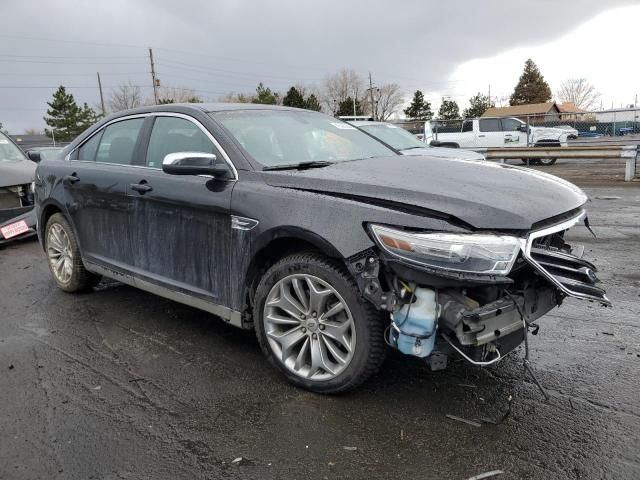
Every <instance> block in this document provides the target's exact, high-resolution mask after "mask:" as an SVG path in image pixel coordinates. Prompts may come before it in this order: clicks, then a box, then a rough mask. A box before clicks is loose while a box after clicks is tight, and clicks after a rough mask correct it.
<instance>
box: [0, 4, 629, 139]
mask: <svg viewBox="0 0 640 480" xmlns="http://www.w3.org/2000/svg"><path fill="white" fill-rule="evenodd" d="M630 3H633V2H631V1H626V0H619V1H612V0H609V1H608V2H606V3H605V2H601V1H598V0H582V1H581V2H558V1H554V0H535V1H529V2H517V3H515V2H513V1H501V0H500V1H499V0H488V1H482V2H479V1H473V0H470V1H448V2H442V1H433V0H432V1H424V0H422V1H420V0H407V1H404V2H399V1H397V0H396V1H388V0H379V1H375V2H372V1H364V0H359V1H352V2H345V1H337V0H325V1H316V2H311V1H301V0H297V1H294V0H283V1H278V2H262V1H243V2H240V1H235V0H223V1H216V2H207V1H194V0H182V1H180V2H176V1H175V0H142V1H136V2H130V1H126V0H111V1H109V2H78V1H77V0H73V1H72V0H57V1H48V2H46V4H45V3H44V2H35V1H27V0H5V1H4V2H3V8H2V14H1V15H0V42H1V43H0V44H1V45H2V46H1V47H0V122H2V123H4V125H5V127H7V128H9V130H10V131H11V132H16V133H18V132H21V131H23V130H24V129H25V128H42V127H43V125H44V123H43V121H42V116H43V115H44V113H45V108H46V105H45V102H46V101H47V100H48V99H49V98H50V96H51V94H52V93H53V91H54V90H55V86H57V85H60V84H64V85H67V86H68V87H69V90H70V91H71V92H72V93H73V94H74V96H75V97H76V100H77V101H79V102H88V103H89V104H90V105H95V104H97V102H98V92H97V87H96V80H95V72H96V71H100V72H101V75H102V77H103V84H104V85H105V86H106V92H107V94H108V92H109V90H110V88H111V87H113V86H116V85H118V84H120V83H123V82H125V81H128V80H131V82H132V83H134V84H139V85H143V86H145V88H146V95H150V90H151V89H150V85H151V80H150V76H149V73H148V71H149V64H148V59H147V50H146V48H145V47H146V46H152V47H153V48H154V55H155V57H156V61H157V70H158V74H159V77H160V79H161V81H162V83H163V85H166V86H173V87H191V88H194V89H196V90H197V93H198V94H199V95H200V96H201V97H203V98H205V99H216V98H217V97H218V96H219V95H220V94H222V93H225V92H229V91H236V92H251V91H253V90H254V89H255V85H256V84H257V83H258V82H259V81H263V82H264V83H265V84H266V85H268V86H271V87H272V88H274V89H276V90H284V89H286V88H287V87H288V86H290V85H291V84H293V83H298V82H303V83H306V84H313V83H316V84H319V83H320V82H321V80H322V78H324V77H325V76H326V75H328V74H330V73H333V72H335V71H337V70H339V69H340V68H342V67H349V68H354V69H356V70H357V71H358V72H361V73H362V74H363V75H366V73H367V72H369V71H371V72H372V74H373V76H374V81H376V82H377V83H384V82H397V83H399V84H400V85H401V86H402V87H403V89H404V91H406V92H407V94H409V93H410V92H411V91H413V90H415V89H416V88H422V89H423V90H425V91H429V90H432V91H439V92H450V91H455V88H456V82H455V79H454V80H452V79H450V78H449V76H450V74H451V72H452V71H453V70H454V69H455V67H456V66H457V65H459V64H460V63H462V62H464V61H467V60H470V59H473V58H477V57H487V56H492V55H495V54H497V53H500V52H502V51H504V50H507V49H510V48H513V47H518V46H527V45H537V44H540V43H543V42H548V41H550V40H553V39H555V38H558V37H560V36H561V35H563V34H565V33H567V32H568V31H570V30H572V29H573V28H575V27H576V26H577V25H579V24H580V23H582V22H584V21H586V20H588V19H590V18H592V17H594V16H595V15H597V14H598V13H600V12H602V11H603V10H605V9H609V8H613V7H617V6H619V5H622V4H630ZM523 61H524V59H523ZM514 68H518V69H519V68H520V66H519V65H518V66H514ZM18 86H20V87H27V86H29V87H51V88H5V87H18ZM478 88H479V89H484V88H485V86H484V85H479V86H478Z"/></svg>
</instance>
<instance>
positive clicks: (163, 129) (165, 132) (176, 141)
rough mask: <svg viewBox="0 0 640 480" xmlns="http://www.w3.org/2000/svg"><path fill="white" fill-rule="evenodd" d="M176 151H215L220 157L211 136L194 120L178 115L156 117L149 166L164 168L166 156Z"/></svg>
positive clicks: (149, 152)
mask: <svg viewBox="0 0 640 480" xmlns="http://www.w3.org/2000/svg"><path fill="white" fill-rule="evenodd" d="M176 152H200V153H214V154H216V155H218V158H220V155H219V153H218V151H217V150H216V148H215V147H214V145H213V143H212V142H211V140H210V139H209V137H207V135H205V133H204V132H203V131H202V130H200V128H199V127H198V126H197V125H196V124H194V123H193V122H191V121H189V120H186V119H184V118H178V117H162V116H158V117H156V119H155V122H154V123H153V130H151V138H150V139H149V147H148V149H147V167H153V168H162V161H163V160H164V157H165V156H166V155H168V154H170V153H176Z"/></svg>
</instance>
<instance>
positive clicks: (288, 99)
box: [282, 87, 306, 108]
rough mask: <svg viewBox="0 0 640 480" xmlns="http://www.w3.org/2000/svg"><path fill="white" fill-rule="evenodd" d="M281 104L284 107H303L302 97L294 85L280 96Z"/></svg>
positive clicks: (304, 105)
mask: <svg viewBox="0 0 640 480" xmlns="http://www.w3.org/2000/svg"><path fill="white" fill-rule="evenodd" d="M282 105H284V106H286V107H295V108H305V107H306V104H305V101H304V97H303V96H302V94H301V93H300V91H299V90H298V89H297V88H296V87H291V88H290V89H289V91H288V92H287V94H286V95H285V96H284V97H283V98H282Z"/></svg>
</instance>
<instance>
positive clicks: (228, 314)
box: [83, 260, 250, 329]
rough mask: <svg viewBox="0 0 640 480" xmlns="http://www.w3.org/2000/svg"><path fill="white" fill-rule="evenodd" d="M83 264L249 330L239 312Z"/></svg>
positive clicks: (145, 281)
mask: <svg viewBox="0 0 640 480" xmlns="http://www.w3.org/2000/svg"><path fill="white" fill-rule="evenodd" d="M83 263H84V264H85V267H86V269H87V270H89V271H90V272H92V273H95V274H97V275H102V276H105V277H108V278H112V279H113V280H116V281H118V282H122V283H124V284H127V285H130V286H132V287H136V288H139V289H140V290H144V291H145V292H149V293H153V294H155V295H158V296H160V297H164V298H167V299H169V300H173V301H174V302H178V303H183V304H185V305H189V306H190V307H194V308H197V309H200V310H204V311H205V312H209V313H212V314H214V315H217V316H218V317H220V318H222V319H223V320H224V321H225V322H227V323H230V324H231V325H233V326H234V327H238V328H243V329H248V328H250V324H249V325H247V324H245V322H243V321H242V314H241V313H240V312H238V311H236V310H232V309H230V308H229V307H225V306H224V305H217V304H215V303H211V302H208V301H206V300H203V299H200V298H197V297H194V296H192V295H188V294H186V293H182V292H176V291H175V290H171V289H170V288H166V287H163V286H160V285H157V284H155V283H152V282H149V281H147V280H143V279H141V278H136V277H134V276H132V275H128V274H126V273H122V272H119V271H117V270H113V269H110V268H107V267H104V266H102V265H97V264H95V263H92V262H88V261H86V260H85V261H84V262H83Z"/></svg>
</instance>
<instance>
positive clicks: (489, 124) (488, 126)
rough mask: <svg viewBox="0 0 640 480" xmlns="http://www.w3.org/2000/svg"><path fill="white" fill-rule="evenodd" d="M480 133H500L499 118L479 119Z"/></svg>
mask: <svg viewBox="0 0 640 480" xmlns="http://www.w3.org/2000/svg"><path fill="white" fill-rule="evenodd" d="M480 131H481V132H501V131H502V125H501V123H500V119H499V118H481V119H480Z"/></svg>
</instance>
